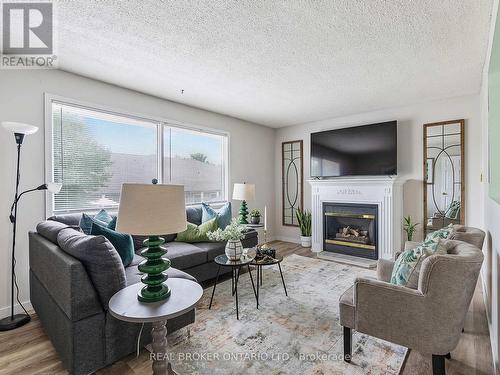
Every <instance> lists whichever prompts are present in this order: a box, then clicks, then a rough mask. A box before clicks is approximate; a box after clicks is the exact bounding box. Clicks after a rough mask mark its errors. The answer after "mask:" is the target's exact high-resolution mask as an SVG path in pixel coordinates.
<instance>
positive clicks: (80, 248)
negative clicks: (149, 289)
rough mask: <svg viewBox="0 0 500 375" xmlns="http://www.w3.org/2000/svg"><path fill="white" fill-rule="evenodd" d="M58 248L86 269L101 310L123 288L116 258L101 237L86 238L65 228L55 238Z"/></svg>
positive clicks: (119, 267)
mask: <svg viewBox="0 0 500 375" xmlns="http://www.w3.org/2000/svg"><path fill="white" fill-rule="evenodd" d="M57 243H58V244H59V247H60V248H61V249H62V250H63V251H65V252H66V253H68V254H69V255H71V256H73V257H75V258H76V259H78V260H79V261H80V262H82V264H83V266H84V267H85V269H86V270H87V273H88V275H89V277H90V280H91V281H92V284H93V285H94V288H95V289H96V291H97V294H98V296H99V299H100V301H101V304H102V306H103V308H104V309H105V310H107V309H108V303H109V300H110V299H111V297H112V296H113V294H115V293H116V292H118V291H119V290H121V289H123V288H125V287H126V286H127V279H126V278H125V268H124V267H123V264H122V260H121V258H120V255H119V254H118V252H117V251H116V250H115V248H114V247H113V245H111V243H110V242H109V241H108V240H107V239H106V237H104V236H89V235H86V234H84V233H81V232H77V231H76V230H74V229H71V228H66V229H62V230H60V231H59V234H58V235H57Z"/></svg>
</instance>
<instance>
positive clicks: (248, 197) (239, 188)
mask: <svg viewBox="0 0 500 375" xmlns="http://www.w3.org/2000/svg"><path fill="white" fill-rule="evenodd" d="M233 199H235V200H239V201H253V200H254V199H255V185H254V184H245V183H243V184H234V188H233Z"/></svg>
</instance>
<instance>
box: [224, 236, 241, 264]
mask: <svg viewBox="0 0 500 375" xmlns="http://www.w3.org/2000/svg"><path fill="white" fill-rule="evenodd" d="M225 252H226V256H227V257H228V259H229V260H240V258H241V255H242V254H243V245H242V244H241V241H240V240H229V241H227V243H226V250H225Z"/></svg>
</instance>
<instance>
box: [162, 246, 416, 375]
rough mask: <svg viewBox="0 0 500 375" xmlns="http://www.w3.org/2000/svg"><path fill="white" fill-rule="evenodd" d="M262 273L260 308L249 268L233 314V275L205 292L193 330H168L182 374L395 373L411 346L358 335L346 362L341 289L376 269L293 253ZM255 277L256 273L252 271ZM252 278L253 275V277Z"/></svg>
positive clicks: (175, 362)
mask: <svg viewBox="0 0 500 375" xmlns="http://www.w3.org/2000/svg"><path fill="white" fill-rule="evenodd" d="M282 269H283V275H284V278H285V282H286V287H287V291H288V297H286V296H285V293H284V290H283V285H282V283H281V278H280V274H279V270H278V267H277V266H269V267H267V268H264V271H263V286H262V288H261V294H260V306H259V309H258V310H257V308H256V301H255V296H254V293H253V289H252V285H251V283H250V278H249V275H248V273H242V275H241V277H240V280H239V283H238V292H239V313H240V320H236V311H235V303H234V299H233V297H232V296H231V280H230V279H229V280H226V281H224V282H222V283H219V284H218V285H217V288H216V291H215V297H214V301H213V305H212V309H211V310H208V305H209V302H210V296H211V293H212V288H211V287H210V288H207V289H205V291H204V295H203V298H202V300H201V301H200V303H199V305H198V308H197V312H196V314H197V315H196V323H195V324H193V325H192V326H191V334H190V336H189V337H186V333H185V331H183V330H181V331H179V332H178V333H174V334H173V335H169V337H168V338H169V348H168V351H169V359H170V360H171V362H172V365H173V368H174V369H175V370H176V371H177V372H178V373H180V374H314V375H322V374H324V375H326V374H328V375H330V374H332V375H336V374H372V375H375V374H398V373H399V370H400V367H401V365H402V362H403V359H404V356H405V353H406V349H405V348H403V347H401V346H398V345H394V344H391V343H389V342H385V341H382V340H379V339H376V338H373V337H370V336H367V335H363V334H359V333H357V332H355V333H354V336H353V359H352V362H351V364H347V363H345V362H344V361H343V358H342V354H343V349H342V348H343V340H342V328H341V326H340V324H339V306H338V300H339V297H340V295H341V294H342V293H343V292H344V290H346V289H347V288H348V287H349V286H350V285H352V283H353V280H354V279H355V278H356V277H358V276H366V275H373V271H369V270H365V269H361V268H357V267H352V266H348V265H342V264H338V263H334V262H329V261H325V260H320V259H313V258H307V257H302V256H299V255H291V256H289V257H286V258H285V259H284V260H283V262H282ZM253 276H254V279H255V276H256V274H255V272H253ZM254 281H255V280H254Z"/></svg>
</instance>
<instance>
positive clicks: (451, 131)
mask: <svg viewBox="0 0 500 375" xmlns="http://www.w3.org/2000/svg"><path fill="white" fill-rule="evenodd" d="M464 188H465V185H464V120H453V121H443V122H436V123H432V124H424V232H425V234H427V233H429V232H432V231H435V230H437V229H440V228H443V227H445V226H448V225H449V224H465V195H464Z"/></svg>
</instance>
